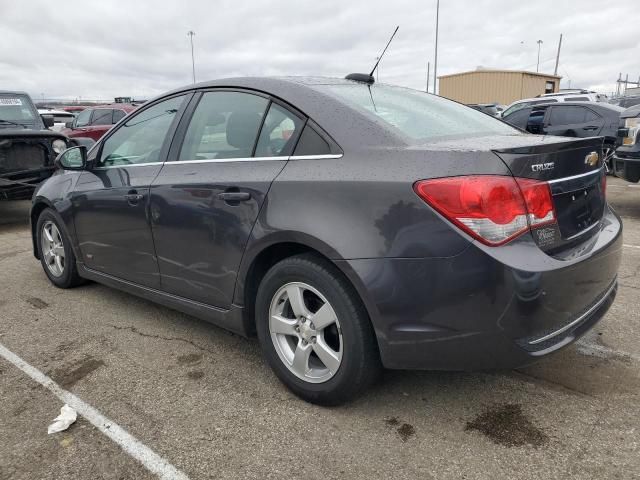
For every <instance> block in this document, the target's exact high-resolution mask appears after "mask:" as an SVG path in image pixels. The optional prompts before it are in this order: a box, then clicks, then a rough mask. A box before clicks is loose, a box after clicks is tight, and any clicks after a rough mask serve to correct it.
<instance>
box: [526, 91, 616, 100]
mask: <svg viewBox="0 0 640 480" xmlns="http://www.w3.org/2000/svg"><path fill="white" fill-rule="evenodd" d="M551 97H553V98H560V97H563V101H565V102H607V101H608V100H609V97H607V95H606V94H604V93H597V92H594V91H593V90H584V89H564V90H560V91H559V92H555V93H543V94H542V95H538V96H537V97H536V98H551Z"/></svg>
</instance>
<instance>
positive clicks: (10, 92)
mask: <svg viewBox="0 0 640 480" xmlns="http://www.w3.org/2000/svg"><path fill="white" fill-rule="evenodd" d="M0 95H26V96H27V97H28V96H29V94H28V93H27V92H21V91H19V90H0Z"/></svg>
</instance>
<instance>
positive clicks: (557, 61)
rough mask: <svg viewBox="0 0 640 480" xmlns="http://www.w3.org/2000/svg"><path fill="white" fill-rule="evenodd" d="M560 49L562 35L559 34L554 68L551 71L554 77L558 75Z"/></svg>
mask: <svg viewBox="0 0 640 480" xmlns="http://www.w3.org/2000/svg"><path fill="white" fill-rule="evenodd" d="M560 48H562V34H560V41H559V42H558V54H557V55H556V68H555V69H554V70H553V74H554V75H558V64H559V63H560Z"/></svg>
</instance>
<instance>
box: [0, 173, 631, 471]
mask: <svg viewBox="0 0 640 480" xmlns="http://www.w3.org/2000/svg"><path fill="white" fill-rule="evenodd" d="M608 195H609V199H610V201H611V203H612V204H613V206H614V208H616V210H617V211H618V212H619V213H620V214H621V215H622V216H623V218H624V223H625V244H627V245H629V246H628V247H625V248H624V250H623V264H622V267H621V270H620V289H619V293H618V297H617V299H616V302H615V303H614V305H613V306H612V308H611V310H610V311H609V313H608V314H607V316H606V317H605V319H604V320H603V321H602V322H600V323H599V324H598V325H597V326H596V328H595V329H594V330H593V331H592V332H590V333H589V334H588V335H587V336H586V337H585V338H584V339H583V340H581V342H579V343H578V344H576V345H573V346H571V347H569V348H567V349H565V350H564V351H562V352H560V353H559V354H557V355H555V356H552V357H550V358H546V359H544V360H542V361H541V362H540V363H538V364H536V365H533V366H530V367H527V368H522V369H518V370H517V371H501V372H481V373H442V372H435V373H434V372H387V373H386V374H385V377H384V379H383V381H382V382H381V383H379V384H378V385H377V386H376V387H375V388H373V389H372V390H371V391H369V392H367V393H366V394H365V395H364V396H363V397H362V398H360V399H359V400H357V401H355V402H353V403H351V404H349V405H346V406H343V407H339V408H321V407H317V406H313V405H309V404H306V403H304V402H302V401H300V400H298V399H297V398H296V397H294V396H293V395H292V394H290V393H289V392H288V391H287V390H286V389H285V388H284V387H283V386H281V385H280V384H279V383H278V381H277V380H276V378H275V377H274V375H273V374H272V373H271V371H270V370H269V368H268V367H267V366H266V365H265V364H264V362H263V361H262V359H261V357H260V352H259V348H258V344H257V342H256V340H253V339H244V338H242V337H239V336H237V335H233V334H231V333H228V332H225V331H224V330H221V329H219V328H217V327H214V326H211V325H209V324H206V323H204V322H201V321H198V320H196V319H194V318H191V317H189V316H187V315H183V314H181V313H177V312H174V311H172V310H169V309H167V308H164V307H162V306H159V305H155V304H152V303H149V302H147V301H145V300H142V299H139V298H137V297H133V296H131V295H128V294H126V293H123V292H119V291H116V290H112V289H109V288H107V287H103V286H100V285H97V284H88V285H86V286H83V287H80V288H76V289H73V290H66V291H63V290H59V289H56V288H54V287H53V286H52V285H51V284H50V283H49V282H48V281H47V279H46V277H45V275H44V273H43V272H42V270H41V267H40V264H39V263H38V262H37V261H36V260H35V259H34V258H33V256H32V254H31V244H30V238H29V227H28V223H27V221H26V215H27V212H28V203H26V202H16V203H6V202H5V203H0V268H1V272H2V273H1V274H0V275H1V276H0V278H1V279H2V290H1V293H0V309H1V310H0V312H1V313H0V318H1V319H2V321H1V322H0V343H2V344H3V345H5V346H6V347H7V348H9V349H10V350H11V351H13V352H14V353H16V354H17V355H19V356H20V357H22V358H23V359H24V360H25V361H27V362H29V363H30V364H31V365H33V366H34V367H36V368H38V369H39V370H41V371H42V372H44V373H46V374H48V375H49V376H51V377H52V378H53V379H54V380H55V381H56V382H58V383H59V384H60V385H62V386H64V388H66V389H68V390H69V391H71V392H73V393H74V394H75V395H77V396H78V397H80V398H81V399H82V400H84V401H85V402H87V403H88V404H90V405H92V406H93V407H94V408H96V409H98V410H99V411H100V412H102V413H103V414H104V415H106V416H107V417H109V418H110V419H112V420H113V421H115V422H117V423H118V424H119V425H120V426H121V427H123V428H124V429H126V430H127V431H128V432H129V433H131V434H132V435H134V436H135V437H136V438H138V440H140V441H141V442H143V443H144V444H145V445H147V446H148V447H149V448H151V449H153V450H154V451H155V452H157V453H158V454H159V455H161V456H163V457H164V458H165V459H167V460H168V461H169V462H171V463H172V464H173V465H174V466H176V467H177V468H179V469H180V470H182V471H184V472H185V473H186V474H187V475H189V477H190V478H192V479H197V478H229V479H231V478H249V479H250V478H255V479H264V478H278V479H279V478H308V479H316V478H318V479H320V478H322V479H334V478H335V479H338V478H348V479H352V478H355V479H359V478H362V479H371V478H394V479H404V478H406V479H414V478H424V479H429V478H434V479H461V478H468V479H491V480H495V479H497V478H505V479H512V478H518V479H527V478H532V479H533V478H535V479H537V478H575V479H598V480H600V479H603V478H621V479H631V478H640V452H639V449H640V445H639V443H640V440H639V438H640V436H639V435H638V432H639V431H640V416H639V415H638V412H639V411H640V368H639V367H640V361H639V359H640V338H639V334H638V332H639V331H640V328H639V327H640V301H639V300H638V294H637V290H638V289H640V276H639V272H640V248H636V247H638V246H640V188H638V187H629V186H628V184H627V183H625V182H623V181H622V180H619V179H610V181H609V190H608ZM634 246H636V247H634ZM0 398H1V399H2V402H0V438H1V439H2V441H1V442H0V478H2V479H5V478H6V479H29V480H31V479H36V478H37V479H56V480H58V479H95V478H107V479H111V478H113V479H138V478H152V475H151V474H150V473H149V472H148V471H147V470H145V469H144V468H143V467H142V466H141V465H140V464H138V463H137V462H136V461H135V460H133V459H132V458H131V457H129V456H128V455H127V454H126V453H124V452H123V451H122V450H121V449H120V448H119V447H118V446H117V445H116V444H114V443H113V442H112V441H111V440H109V439H108V438H107V437H105V436H104V435H103V434H102V433H100V432H99V431H98V430H97V429H96V428H94V427H93V426H92V425H91V424H90V423H89V422H87V421H86V420H85V419H84V418H82V417H79V418H78V421H77V422H76V423H75V424H74V425H72V426H71V428H70V429H69V430H68V431H66V432H63V433H60V434H56V435H47V426H48V425H49V423H50V422H51V420H52V419H53V418H54V417H56V416H57V415H58V413H59V411H60V407H61V406H62V403H61V402H60V401H59V400H58V399H57V398H56V397H55V396H53V394H51V393H50V392H49V391H47V390H45V389H44V388H42V387H41V386H40V385H38V384H37V383H35V382H34V381H32V380H31V379H30V378H28V377H27V376H26V375H25V374H24V373H22V372H21V371H20V370H18V369H17V368H16V367H14V366H13V365H12V364H10V363H9V362H7V361H5V360H4V359H2V358H0Z"/></svg>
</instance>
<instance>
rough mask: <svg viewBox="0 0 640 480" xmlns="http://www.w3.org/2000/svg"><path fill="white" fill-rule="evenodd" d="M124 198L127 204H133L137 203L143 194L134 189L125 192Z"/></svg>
mask: <svg viewBox="0 0 640 480" xmlns="http://www.w3.org/2000/svg"><path fill="white" fill-rule="evenodd" d="M124 198H125V199H126V200H127V203H128V204H129V205H132V206H135V205H137V204H138V202H139V201H140V200H142V199H143V198H144V195H143V194H141V193H138V192H136V191H135V190H133V191H131V192H129V193H127V194H126V195H125V196H124Z"/></svg>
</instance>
